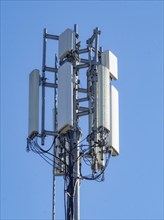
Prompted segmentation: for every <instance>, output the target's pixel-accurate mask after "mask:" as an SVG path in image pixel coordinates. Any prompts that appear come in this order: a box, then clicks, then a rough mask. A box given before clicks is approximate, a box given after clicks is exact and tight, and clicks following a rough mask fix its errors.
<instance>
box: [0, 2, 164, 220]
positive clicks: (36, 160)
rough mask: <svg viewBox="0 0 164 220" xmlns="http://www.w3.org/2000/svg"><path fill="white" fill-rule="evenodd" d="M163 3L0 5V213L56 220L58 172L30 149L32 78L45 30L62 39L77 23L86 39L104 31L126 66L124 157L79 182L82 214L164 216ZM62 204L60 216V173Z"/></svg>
mask: <svg viewBox="0 0 164 220" xmlns="http://www.w3.org/2000/svg"><path fill="white" fill-rule="evenodd" d="M163 6H164V5H163V1H1V65H0V66H1V87H0V89H1V158H0V163H1V212H0V213H1V219H3V220H5V219H6V220H18V219H19V220H35V219H38V220H41V219H45V220H48V219H51V209H52V168H51V167H50V166H49V165H48V164H47V163H45V162H44V161H43V160H42V159H41V158H40V157H38V156H37V155H34V154H33V153H32V152H30V153H27V152H26V137H27V130H28V77H29V73H30V72H31V71H32V70H33V69H35V68H38V69H40V70H41V66H42V35H43V28H45V27H46V28H47V29H48V33H51V34H57V35H58V34H60V33H62V32H63V31H64V30H65V29H66V28H68V27H69V28H73V25H74V24H78V26H79V35H80V40H81V42H82V45H85V41H86V40H87V39H88V38H89V37H90V36H91V34H92V31H93V29H94V28H95V27H99V28H100V30H101V36H100V45H101V46H103V48H104V49H110V50H111V51H113V53H115V54H116V55H117V57H118V62H119V80H118V81H117V82H116V83H115V86H116V87H117V89H118V90H119V96H120V156H119V157H116V158H111V160H110V163H109V165H108V168H107V170H106V173H105V181H104V182H102V183H97V182H89V181H82V183H81V219H84V220H87V219H106V220H107V219H113V220H118V219H119V220H123V219H129V220H141V219H142V220H162V219H164V215H163V194H164V192H163V165H164V164H163V59H164V57H163V49H164V47H163V39H164V36H163V26H164V24H163ZM50 52H52V53H55V52H57V51H56V47H55V46H54V48H53V47H50ZM49 62H50V63H51V61H50V60H49ZM84 83H85V82H84ZM83 126H84V127H85V124H83ZM56 206H57V209H56V217H57V219H63V218H64V209H63V207H64V205H63V179H62V178H58V179H57V195H56Z"/></svg>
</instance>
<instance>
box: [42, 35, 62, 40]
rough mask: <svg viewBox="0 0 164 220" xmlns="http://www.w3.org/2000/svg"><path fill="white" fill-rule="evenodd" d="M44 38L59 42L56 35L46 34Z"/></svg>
mask: <svg viewBox="0 0 164 220" xmlns="http://www.w3.org/2000/svg"><path fill="white" fill-rule="evenodd" d="M45 37H46V39H51V40H59V36H57V35H52V34H46V35H45Z"/></svg>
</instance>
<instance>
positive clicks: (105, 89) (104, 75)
mask: <svg viewBox="0 0 164 220" xmlns="http://www.w3.org/2000/svg"><path fill="white" fill-rule="evenodd" d="M109 88H110V77H109V70H108V69H107V68H106V67H105V66H103V65H99V66H98V83H97V113H98V114H97V115H98V120H97V123H98V125H97V127H98V128H99V127H104V128H106V129H107V130H108V131H110V89H109Z"/></svg>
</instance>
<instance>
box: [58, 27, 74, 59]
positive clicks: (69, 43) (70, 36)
mask: <svg viewBox="0 0 164 220" xmlns="http://www.w3.org/2000/svg"><path fill="white" fill-rule="evenodd" d="M72 50H75V32H74V31H72V30H71V29H69V28H68V29H66V30H65V31H64V32H63V33H62V34H61V35H60V36H59V58H60V59H63V58H64V57H65V56H66V55H67V54H69V53H70V52H71V51H72Z"/></svg>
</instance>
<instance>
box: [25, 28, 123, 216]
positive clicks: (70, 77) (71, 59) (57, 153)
mask: <svg viewBox="0 0 164 220" xmlns="http://www.w3.org/2000/svg"><path fill="white" fill-rule="evenodd" d="M99 36H100V30H99V28H95V29H94V30H93V34H92V36H91V37H90V38H89V39H88V40H87V41H86V47H85V48H83V49H81V45H80V41H79V40H78V39H79V35H78V30H77V25H74V29H73V30H71V29H66V30H65V31H64V32H63V33H61V34H60V35H52V34H48V33H47V30H46V29H44V33H43V65H42V75H41V76H40V73H39V70H37V69H35V70H33V71H32V72H31V74H30V78H29V133H28V138H27V149H28V150H32V151H33V152H35V153H37V154H39V155H40V156H41V157H42V158H43V159H45V160H46V161H47V162H48V163H50V164H52V163H51V162H52V161H53V164H52V165H53V184H54V185H53V186H54V187H53V212H52V219H53V220H55V181H56V177H57V176H63V177H64V183H65V200H66V201H65V204H66V209H65V219H66V220H80V181H82V180H84V179H87V180H99V181H102V180H103V178H104V172H105V169H106V167H107V165H108V162H109V158H110V156H117V155H118V154H119V107H118V91H117V89H116V88H115V87H114V86H113V85H112V80H117V79H118V70H117V57H116V56H115V55H114V54H113V53H112V52H111V51H109V50H106V51H103V49H102V47H99ZM47 40H53V41H56V42H57V43H58V56H57V55H55V59H54V63H55V64H54V67H49V66H47V64H46V50H47V47H46V45H47ZM54 54H55V53H54ZM48 72H51V73H52V74H54V80H53V81H52V82H48V80H47V73H48ZM81 72H82V73H81ZM84 73H85V74H84ZM80 74H83V75H84V77H85V78H86V87H85V88H83V87H81V86H80V80H79V76H80ZM39 87H41V110H42V111H41V117H40V118H41V131H40V132H39V96H40V95H39ZM48 88H51V89H53V91H54V95H53V98H52V100H49V102H52V103H53V105H54V108H53V117H52V121H53V129H52V130H47V129H46V126H45V117H46V111H45V110H46V101H45V97H46V90H47V89H48ZM83 116H86V117H87V119H86V121H85V123H86V124H88V131H87V136H86V137H83V133H82V130H81V128H80V126H79V122H80V119H81V118H82V117H83ZM86 117H85V118H86ZM49 136H52V139H53V141H52V145H51V146H50V148H49V149H45V147H44V145H45V143H46V138H47V137H49ZM39 139H40V142H39ZM84 142H85V144H84ZM39 143H40V144H39ZM84 162H86V164H88V165H89V170H90V174H89V175H85V174H84V172H85V169H84V168H83V166H84Z"/></svg>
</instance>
